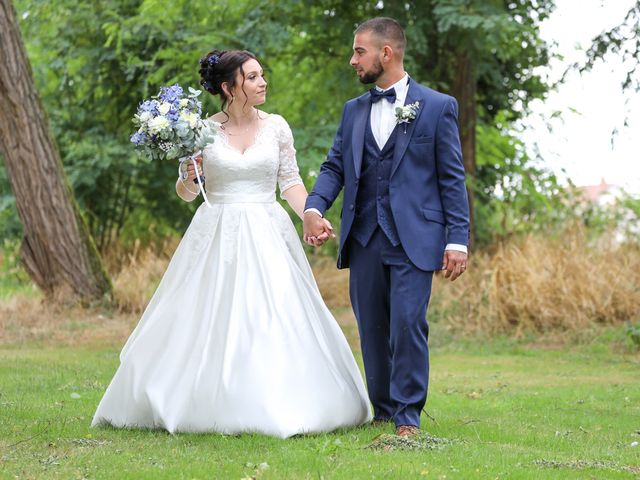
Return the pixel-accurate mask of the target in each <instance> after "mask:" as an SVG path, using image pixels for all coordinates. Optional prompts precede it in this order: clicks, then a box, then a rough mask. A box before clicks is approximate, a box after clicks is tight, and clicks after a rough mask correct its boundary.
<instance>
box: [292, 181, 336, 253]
mask: <svg viewBox="0 0 640 480" xmlns="http://www.w3.org/2000/svg"><path fill="white" fill-rule="evenodd" d="M308 195H309V194H308V193H307V189H306V188H305V186H304V185H302V184H299V185H294V186H292V187H289V188H287V189H286V190H285V191H284V192H282V198H284V199H285V200H286V201H287V203H288V204H289V206H290V207H291V208H292V209H293V211H294V212H296V215H298V217H300V219H301V220H304V204H305V202H306V201H307V196H308ZM321 220H322V222H323V223H324V224H325V231H324V232H323V233H322V234H321V235H320V237H318V239H319V240H320V241H321V242H322V243H324V242H325V241H326V240H328V239H329V237H331V238H335V234H334V233H333V227H332V226H331V223H330V222H329V220H327V219H326V218H322V219H321ZM322 243H321V244H322ZM321 244H320V245H321Z"/></svg>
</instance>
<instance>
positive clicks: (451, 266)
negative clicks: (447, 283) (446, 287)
mask: <svg viewBox="0 0 640 480" xmlns="http://www.w3.org/2000/svg"><path fill="white" fill-rule="evenodd" d="M466 269H467V254H466V253H463V252H459V251H457V250H445V251H444V258H443V259H442V270H444V271H445V272H444V277H445V278H449V279H451V281H452V282H453V281H454V280H455V279H456V278H458V277H459V276H460V275H462V274H463V273H464V271H465V270H466Z"/></svg>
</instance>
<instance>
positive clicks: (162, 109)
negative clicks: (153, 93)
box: [158, 102, 171, 115]
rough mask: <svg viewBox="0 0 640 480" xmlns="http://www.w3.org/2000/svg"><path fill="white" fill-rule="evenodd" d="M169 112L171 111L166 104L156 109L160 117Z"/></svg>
mask: <svg viewBox="0 0 640 480" xmlns="http://www.w3.org/2000/svg"><path fill="white" fill-rule="evenodd" d="M169 110H171V104H170V103H168V102H164V103H161V104H160V106H159V107H158V111H159V112H160V115H166V114H167V113H169Z"/></svg>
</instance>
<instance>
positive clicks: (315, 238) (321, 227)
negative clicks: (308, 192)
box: [302, 212, 336, 247]
mask: <svg viewBox="0 0 640 480" xmlns="http://www.w3.org/2000/svg"><path fill="white" fill-rule="evenodd" d="M330 238H336V235H335V233H333V227H332V226H331V223H330V222H329V220H327V219H326V218H323V217H321V216H320V215H318V214H317V213H315V212H306V213H305V214H304V217H303V236H302V239H303V240H304V241H305V243H308V244H309V245H313V246H314V247H320V246H322V245H323V244H324V243H325V242H326V241H327V240H329V239H330Z"/></svg>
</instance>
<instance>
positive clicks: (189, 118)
mask: <svg viewBox="0 0 640 480" xmlns="http://www.w3.org/2000/svg"><path fill="white" fill-rule="evenodd" d="M180 119H181V120H184V121H185V122H187V123H188V124H189V126H190V127H191V128H196V126H197V125H198V120H200V117H198V115H196V114H195V113H191V112H185V111H184V110H183V111H182V112H180Z"/></svg>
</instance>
